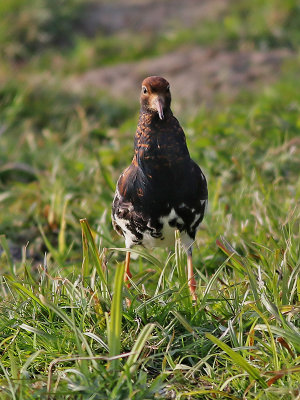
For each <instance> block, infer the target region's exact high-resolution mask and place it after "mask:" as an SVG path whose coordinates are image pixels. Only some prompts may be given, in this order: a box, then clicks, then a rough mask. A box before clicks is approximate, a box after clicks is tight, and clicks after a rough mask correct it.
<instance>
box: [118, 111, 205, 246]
mask: <svg viewBox="0 0 300 400" xmlns="http://www.w3.org/2000/svg"><path fill="white" fill-rule="evenodd" d="M206 205H207V184H206V179H205V176H204V174H203V173H202V171H201V169H200V167H199V166H198V165H197V164H196V163H195V162H194V161H193V160H192V159H191V158H190V156H189V152H188V149H187V146H186V140H185V135H184V132H183V130H182V128H181V127H180V125H179V123H178V121H177V119H176V118H175V117H174V116H173V114H172V113H171V112H169V113H167V115H166V117H165V118H164V120H162V121H161V120H160V119H159V118H158V115H157V114H156V115H152V114H150V116H149V114H148V113H146V112H141V114H140V119H139V124H138V128H137V132H136V135H135V154H134V158H133V161H132V163H131V165H130V166H129V167H128V168H127V169H126V170H125V171H124V172H123V173H122V174H121V176H120V178H119V180H118V183H117V189H116V193H115V197H114V201H113V206H112V220H113V226H114V228H115V230H116V231H117V232H118V233H119V234H121V235H123V236H124V237H125V243H126V247H127V248H130V247H132V246H134V245H142V246H145V247H147V248H151V247H157V246H159V247H162V246H163V247H166V246H170V245H173V244H174V236H175V235H174V231H175V229H178V230H179V231H180V232H181V239H182V243H183V245H184V246H185V248H186V249H188V248H189V247H190V246H191V245H192V243H193V241H194V239H195V234H196V231H197V229H198V227H199V225H200V223H201V221H202V219H203V216H204V212H205V209H206Z"/></svg>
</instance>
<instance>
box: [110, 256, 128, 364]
mask: <svg viewBox="0 0 300 400" xmlns="http://www.w3.org/2000/svg"><path fill="white" fill-rule="evenodd" d="M124 269H125V265H124V263H122V264H120V265H119V266H118V268H117V270H116V273H115V280H114V292H113V297H112V304H111V313H110V320H109V325H108V330H109V332H108V347H109V356H110V357H114V356H117V355H118V354H120V349H121V328H122V289H123V277H124ZM118 366H119V360H118V359H116V360H113V361H112V362H111V364H110V369H111V370H114V371H116V370H117V369H118Z"/></svg>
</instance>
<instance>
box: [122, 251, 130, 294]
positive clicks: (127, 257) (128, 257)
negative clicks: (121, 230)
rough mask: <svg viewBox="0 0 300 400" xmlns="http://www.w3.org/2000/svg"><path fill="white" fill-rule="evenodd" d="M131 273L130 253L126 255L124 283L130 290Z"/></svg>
mask: <svg viewBox="0 0 300 400" xmlns="http://www.w3.org/2000/svg"><path fill="white" fill-rule="evenodd" d="M131 277H132V275H131V272H130V251H127V253H126V260H125V271H124V282H125V283H126V284H127V287H128V288H130V286H131V284H130V282H129V278H131Z"/></svg>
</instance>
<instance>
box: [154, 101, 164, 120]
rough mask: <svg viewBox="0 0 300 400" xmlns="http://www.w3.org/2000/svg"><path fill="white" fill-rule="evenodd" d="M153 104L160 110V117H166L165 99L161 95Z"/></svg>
mask: <svg viewBox="0 0 300 400" xmlns="http://www.w3.org/2000/svg"><path fill="white" fill-rule="evenodd" d="M153 106H154V108H155V109H156V111H157V112H158V116H159V118H160V119H164V101H163V99H162V98H161V97H159V96H157V97H156V98H155V100H154V101H153Z"/></svg>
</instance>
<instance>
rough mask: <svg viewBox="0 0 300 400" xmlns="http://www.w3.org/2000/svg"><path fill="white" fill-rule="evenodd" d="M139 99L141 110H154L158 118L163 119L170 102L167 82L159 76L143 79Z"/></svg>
mask: <svg viewBox="0 0 300 400" xmlns="http://www.w3.org/2000/svg"><path fill="white" fill-rule="evenodd" d="M140 100H141V107H142V110H143V111H146V112H156V113H158V116H159V118H160V119H164V117H165V115H166V112H168V111H169V109H170V104H171V93H170V85H169V82H168V81H167V80H166V79H164V78H161V77H160V76H149V77H148V78H146V79H144V80H143V82H142V92H141V99H140Z"/></svg>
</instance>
